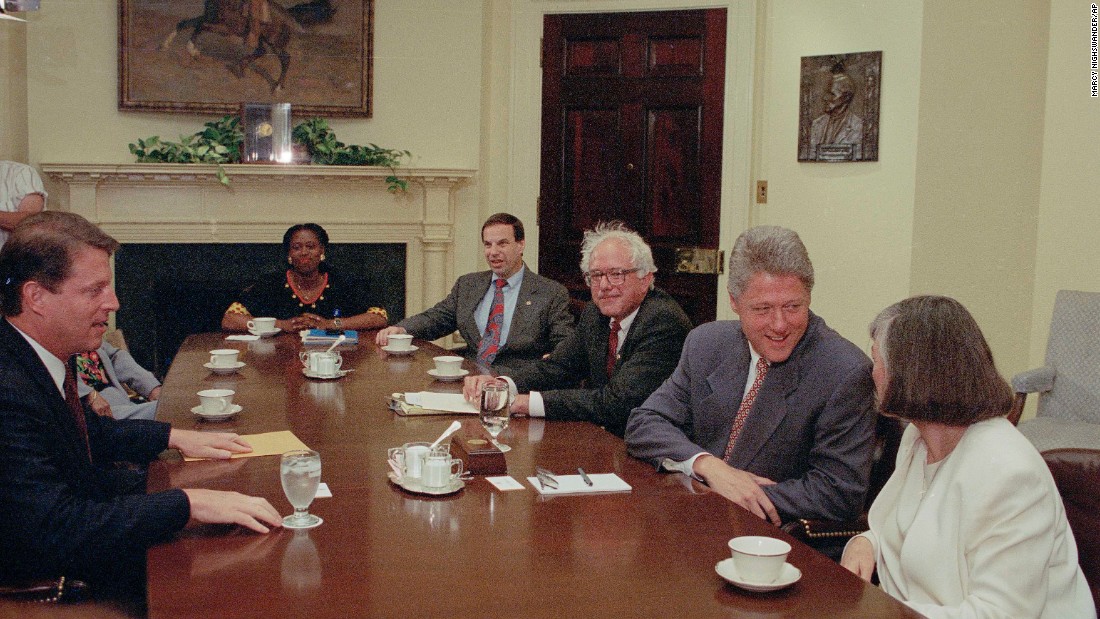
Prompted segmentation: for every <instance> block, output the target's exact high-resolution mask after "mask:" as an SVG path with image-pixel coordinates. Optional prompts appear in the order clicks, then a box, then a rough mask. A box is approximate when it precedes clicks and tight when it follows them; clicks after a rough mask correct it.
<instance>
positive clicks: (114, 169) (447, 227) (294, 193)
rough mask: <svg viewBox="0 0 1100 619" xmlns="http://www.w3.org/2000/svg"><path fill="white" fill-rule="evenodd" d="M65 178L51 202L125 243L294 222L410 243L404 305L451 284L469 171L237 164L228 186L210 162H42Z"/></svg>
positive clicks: (355, 239)
mask: <svg viewBox="0 0 1100 619" xmlns="http://www.w3.org/2000/svg"><path fill="white" fill-rule="evenodd" d="M41 168H42V170H43V171H44V172H45V173H46V175H47V176H48V177H49V178H50V179H51V180H53V181H55V182H57V183H61V184H63V185H64V190H63V192H62V193H63V195H61V196H56V197H57V198H59V199H58V200H54V196H51V204H58V202H60V204H61V207H62V208H65V209H67V210H70V211H73V212H75V213H79V214H80V215H83V216H84V217H86V218H87V219H88V220H90V221H92V222H94V223H96V224H98V225H99V226H100V227H101V228H103V229H104V230H105V231H106V232H108V233H109V234H111V235H112V236H114V237H115V238H116V239H118V240H119V241H120V242H122V243H278V242H281V240H282V235H283V232H285V231H286V229H287V227H289V226H291V225H293V224H296V223H302V222H306V221H312V222H315V223H318V224H321V225H322V226H324V227H325V229H326V230H327V231H328V233H329V237H330V238H331V239H332V242H334V243H404V244H405V264H406V273H405V283H406V286H405V307H406V310H407V311H408V312H409V313H414V312H418V311H420V310H422V309H424V307H426V300H427V301H431V302H434V301H435V300H438V299H441V298H443V297H444V296H446V294H447V291H448V285H447V284H448V280H447V275H448V265H450V264H451V263H452V262H453V258H454V256H453V254H454V218H455V192H456V191H457V190H458V188H459V187H461V186H462V185H463V184H465V183H466V182H468V181H469V180H470V179H471V178H473V176H474V174H475V171H474V170H468V169H425V168H399V169H398V170H397V176H399V177H401V178H402V179H404V180H406V181H408V185H409V189H408V192H406V193H398V194H394V193H391V192H389V191H388V190H387V183H386V177H387V176H389V175H390V174H392V172H391V171H390V170H389V169H388V168H377V167H360V166H314V165H304V166H298V165H262V164H232V165H224V166H222V168H223V169H224V170H225V172H226V173H227V174H228V175H229V180H230V182H229V186H225V185H222V184H221V183H220V182H219V181H218V178H217V170H218V167H217V166H215V165H206V164H173V163H167V164H157V163H132V164H83V163H44V164H42V165H41Z"/></svg>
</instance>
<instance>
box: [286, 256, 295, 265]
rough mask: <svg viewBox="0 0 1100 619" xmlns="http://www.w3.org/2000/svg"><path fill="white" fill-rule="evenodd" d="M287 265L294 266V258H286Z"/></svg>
mask: <svg viewBox="0 0 1100 619" xmlns="http://www.w3.org/2000/svg"><path fill="white" fill-rule="evenodd" d="M286 263H287V264H294V258H291V257H290V256H287V257H286Z"/></svg>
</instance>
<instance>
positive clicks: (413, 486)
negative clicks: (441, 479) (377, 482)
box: [386, 471, 466, 496]
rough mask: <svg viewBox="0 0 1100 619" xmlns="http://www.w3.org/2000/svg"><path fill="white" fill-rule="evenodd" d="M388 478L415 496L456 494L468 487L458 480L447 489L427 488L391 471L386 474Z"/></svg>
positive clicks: (418, 482)
mask: <svg viewBox="0 0 1100 619" xmlns="http://www.w3.org/2000/svg"><path fill="white" fill-rule="evenodd" d="M386 477H389V478H390V481H392V482H393V483H394V484H396V485H398V486H401V487H402V488H404V489H405V490H408V491H409V492H412V493H415V494H430V495H432V496H443V495H446V494H454V493H456V492H458V491H459V490H462V489H463V488H465V487H466V482H464V481H462V480H461V479H456V480H454V481H452V482H451V483H450V485H448V486H447V487H446V488H425V487H423V486H421V485H420V480H419V479H414V478H410V477H398V476H397V473H394V472H393V471H390V472H388V473H386Z"/></svg>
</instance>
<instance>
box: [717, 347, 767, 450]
mask: <svg viewBox="0 0 1100 619" xmlns="http://www.w3.org/2000/svg"><path fill="white" fill-rule="evenodd" d="M767 373H768V360H767V359H765V358H764V357H760V359H758V360H757V361H756V380H754V381H752V386H751V387H749V392H748V393H746V394H745V399H743V400H741V406H739V407H738V408H737V416H736V417H734V418H733V428H732V429H731V430H730V442H729V443H728V444H727V445H726V453H725V454H724V455H723V456H722V459H723V460H725V461H726V462H729V459H730V456H731V455H733V446H734V445H735V444H736V443H737V437H739V436H741V429H742V428H744V427H745V419H746V418H748V416H749V411H751V410H752V403H753V402H755V401H756V394H757V393H759V392H760V385H762V384H764V376H766V375H767Z"/></svg>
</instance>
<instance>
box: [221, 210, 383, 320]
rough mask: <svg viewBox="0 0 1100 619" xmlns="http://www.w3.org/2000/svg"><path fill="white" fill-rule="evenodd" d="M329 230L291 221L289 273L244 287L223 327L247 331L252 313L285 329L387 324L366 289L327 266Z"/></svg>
mask: <svg viewBox="0 0 1100 619" xmlns="http://www.w3.org/2000/svg"><path fill="white" fill-rule="evenodd" d="M327 246H328V233H327V232H325V229H324V228H322V227H321V226H319V225H317V224H314V223H307V224H298V225H295V226H291V227H290V229H288V230H287V231H286V234H284V235H283V249H284V250H286V256H287V262H288V263H290V268H289V269H287V270H286V272H285V275H284V274H280V275H279V276H277V277H275V278H270V279H269V280H265V281H260V282H257V283H256V284H254V285H252V286H250V287H248V288H246V289H245V290H244V291H242V292H241V295H240V297H239V298H238V300H237V301H234V302H233V304H232V305H230V306H229V309H227V310H225V315H223V316H222V329H223V330H225V331H247V330H248V321H249V320H251V319H252V318H253V317H254V316H270V317H274V318H275V326H276V327H278V328H279V329H282V330H283V331H292V332H293V331H300V330H302V329H336V330H346V329H352V330H364V329H380V328H382V327H384V326H386V323H387V322H388V320H389V319H388V316H387V315H386V310H384V309H382V308H381V307H371V306H370V305H369V304H368V303H366V302H364V301H363V300H362V297H363V295H362V292H363V291H360V290H356V289H354V288H352V287H351V286H349V285H348V284H347V283H345V282H343V281H342V280H340V279H339V277H338V276H336V275H335V274H334V273H332V272H331V271H329V269H328V266H327V263H326V262H325V248H326V247H327Z"/></svg>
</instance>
